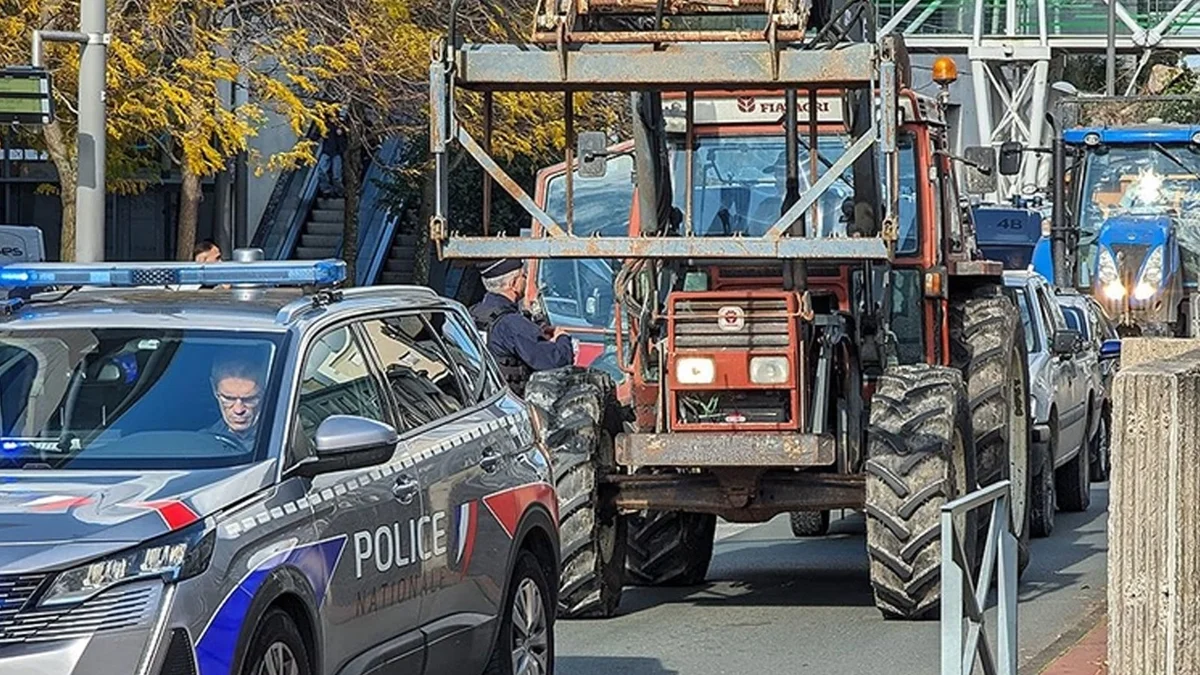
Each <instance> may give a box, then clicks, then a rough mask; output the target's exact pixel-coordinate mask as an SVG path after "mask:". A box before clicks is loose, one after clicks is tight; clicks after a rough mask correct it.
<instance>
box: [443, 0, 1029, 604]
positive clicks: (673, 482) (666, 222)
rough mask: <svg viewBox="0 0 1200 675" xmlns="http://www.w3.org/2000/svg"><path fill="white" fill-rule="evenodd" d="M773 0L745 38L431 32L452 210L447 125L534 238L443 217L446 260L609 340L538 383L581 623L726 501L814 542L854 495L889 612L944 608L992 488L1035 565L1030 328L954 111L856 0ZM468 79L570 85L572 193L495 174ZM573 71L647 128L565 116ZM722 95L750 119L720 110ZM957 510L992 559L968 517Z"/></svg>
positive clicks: (656, 23)
mask: <svg viewBox="0 0 1200 675" xmlns="http://www.w3.org/2000/svg"><path fill="white" fill-rule="evenodd" d="M770 6H771V7H773V10H774V11H773V13H770V14H767V13H765V12H766V8H759V11H760V12H764V13H763V14H760V15H759V18H760V19H761V20H762V22H763V23H764V24H765V26H766V28H765V29H763V30H759V31H748V30H746V29H737V28H727V27H719V28H711V27H703V29H701V28H689V26H692V25H693V23H691V22H690V20H693V19H694V20H696V21H699V19H698V18H697V17H683V18H682V19H681V20H679V21H677V22H672V24H673V25H672V28H671V29H666V28H664V26H665V25H666V24H664V23H663V22H662V15H663V13H664V12H665V11H667V9H668V8H667V7H665V6H664V5H656V4H650V5H647V7H649V8H650V9H652V10H654V11H653V12H651V13H652V14H654V16H653V17H652V18H651V17H641V18H640V19H639V18H638V17H634V18H633V19H629V18H628V17H625V18H613V17H612V16H610V15H607V14H605V15H597V14H596V12H600V11H602V10H603V8H604V7H607V4H606V2H601V3H597V2H595V0H593V1H592V2H591V3H590V4H588V5H587V6H586V7H584V6H576V5H572V6H571V7H570V8H567V9H564V8H562V7H560V6H559V5H558V4H557V3H551V4H549V5H547V6H545V7H543V8H542V9H541V11H539V15H538V17H539V18H538V30H536V31H535V36H534V37H535V42H540V43H543V44H545V45H546V46H544V47H535V48H527V47H518V46H516V45H492V44H489V45H478V44H476V45H464V44H458V43H457V42H456V40H455V39H454V37H453V33H454V31H453V29H452V31H451V33H452V35H451V38H450V40H449V41H448V42H446V43H444V44H439V45H438V47H437V49H436V50H435V54H436V57H435V60H434V63H433V67H432V70H431V91H432V103H433V106H432V111H433V115H432V123H433V124H432V128H433V137H434V143H433V150H434V154H435V158H436V159H437V161H438V167H439V170H438V177H439V185H440V186H441V188H440V190H439V198H440V201H439V204H440V205H441V206H443V207H444V205H445V204H446V202H447V200H448V199H449V198H450V196H449V195H448V194H446V192H445V190H446V188H445V186H446V185H447V182H446V173H447V168H446V167H448V162H447V150H448V147H449V145H450V144H451V143H452V142H457V143H458V144H459V145H461V147H462V148H463V149H464V150H465V151H467V152H468V153H469V154H470V155H472V156H473V157H474V158H475V159H476V160H477V161H479V163H480V164H481V165H482V166H483V167H484V168H485V169H486V170H487V171H488V173H489V174H490V175H491V176H492V177H493V178H494V179H495V180H496V182H497V184H498V185H499V186H500V187H502V188H503V189H504V190H505V191H506V192H508V193H509V194H510V195H511V196H512V197H514V198H515V199H517V200H518V201H519V202H520V203H521V204H522V205H523V206H525V208H526V209H527V210H528V211H529V212H530V213H531V215H532V216H533V218H534V220H535V233H534V234H535V236H529V237H519V238H517V237H504V236H499V237H466V236H459V235H457V234H454V233H452V232H451V227H450V224H448V223H446V220H445V209H444V208H438V209H437V213H436V215H435V216H434V218H433V221H432V222H431V226H430V227H431V229H430V232H431V238H432V240H433V241H435V242H436V243H437V245H438V247H439V251H440V252H441V254H442V255H443V256H444V257H448V258H464V259H471V258H490V257H502V256H503V257H520V258H529V259H537V260H539V261H540V262H539V263H537V264H538V266H539V270H538V271H537V272H536V273H535V274H532V275H531V277H532V278H533V279H534V284H535V285H536V286H535V288H534V289H531V292H532V294H533V296H534V297H536V304H538V305H539V306H540V307H541V308H542V310H543V311H544V312H545V313H546V314H547V315H548V318H550V319H551V320H552V321H559V322H563V317H568V316H570V317H575V318H576V319H579V321H578V322H577V323H578V325H576V328H577V329H579V330H580V331H581V333H588V332H590V333H593V334H598V335H602V336H604V335H607V336H610V338H609V339H611V342H612V349H611V350H609V351H608V353H609V356H607V357H604V354H601V357H604V358H603V360H604V361H605V363H607V365H606V366H604V367H602V368H601V367H592V368H586V369H585V368H574V369H566V370H563V371H552V372H549V373H539V374H537V375H535V376H534V378H533V379H532V380H531V382H530V383H529V385H528V387H527V391H526V398H527V400H528V401H529V403H531V404H532V405H533V407H534V408H535V409H536V410H538V411H539V415H538V416H539V418H540V420H541V422H542V436H543V438H544V441H545V445H546V446H547V448H548V450H549V452H550V454H551V461H552V462H553V465H554V469H555V475H556V477H557V482H558V485H557V487H558V494H559V499H560V505H561V514H560V515H561V519H562V520H561V529H562V540H563V552H562V555H563V577H562V580H561V593H560V598H559V601H560V610H561V613H562V614H564V615H568V616H580V615H602V616H607V615H611V614H612V613H614V612H615V611H616V608H617V605H618V602H619V599H620V595H621V589H622V587H623V585H624V584H625V583H626V582H632V583H637V584H653V585H679V584H694V583H698V582H700V581H702V580H703V578H704V575H705V572H706V570H707V568H708V564H709V560H710V558H711V555H712V547H713V534H714V529H715V523H716V518H717V517H723V518H725V519H727V520H731V521H740V522H760V521H765V520H768V519H770V518H772V517H774V516H776V515H778V514H780V513H788V512H792V513H796V514H805V515H800V516H797V521H798V530H799V531H800V532H801V533H804V534H819V533H821V532H823V530H824V528H825V527H826V523H827V519H828V512H829V511H830V510H832V509H842V508H851V509H861V510H863V511H865V513H866V516H867V549H868V554H869V556H870V560H871V565H870V570H871V573H870V575H871V582H872V585H873V587H874V589H875V599H876V604H877V605H878V607H879V609H880V610H881V611H882V612H883V613H884V614H885V615H886V616H889V617H897V618H920V617H924V616H928V615H930V614H934V613H936V609H937V607H938V603H939V600H940V583H939V581H940V578H939V564H940V549H941V543H942V542H941V538H940V535H941V532H940V525H939V514H940V507H941V506H942V505H943V504H945V503H947V502H948V501H951V500H953V499H955V498H957V497H959V496H962V495H964V494H967V493H968V492H971V491H973V490H974V489H976V488H977V487H978V486H981V485H986V484H990V483H993V482H996V481H999V480H1005V479H1007V480H1010V481H1011V482H1012V500H1011V503H1012V515H1011V523H1010V526H1011V528H1012V529H1013V532H1014V533H1015V534H1016V535H1017V538H1018V541H1019V542H1020V546H1019V549H1020V554H1019V559H1020V563H1021V564H1020V566H1021V567H1022V568H1023V567H1024V565H1025V564H1026V563H1027V561H1028V520H1029V518H1028V508H1029V485H1030V481H1029V478H1030V475H1031V474H1030V466H1031V464H1030V460H1031V458H1030V454H1029V452H1030V431H1031V427H1030V424H1029V403H1028V376H1027V372H1026V360H1025V340H1024V337H1023V334H1022V330H1023V329H1022V325H1021V321H1020V318H1019V315H1018V313H1017V310H1016V308H1015V307H1014V305H1013V304H1012V302H1011V301H1010V300H1009V299H1007V297H1006V296H1005V294H1004V293H1003V292H1002V283H1001V266H1000V264H999V263H995V262H990V261H986V260H981V259H980V256H979V254H978V252H977V251H976V250H975V249H976V247H975V244H974V235H973V232H972V231H971V228H970V220H969V217H968V215H967V214H965V213H964V212H963V210H962V208H961V207H960V202H959V199H958V196H957V189H958V187H957V186H958V181H957V180H956V178H955V176H956V174H955V169H956V165H955V161H954V158H952V157H951V156H950V153H949V151H948V145H947V136H948V130H947V128H946V121H945V116H944V112H943V105H942V103H941V102H940V101H939V100H937V99H932V98H928V97H923V96H920V95H918V94H916V93H915V92H913V91H912V90H911V88H910V87H909V84H910V82H911V80H910V73H909V69H908V66H907V62H908V60H907V55H906V53H905V51H904V48H903V43H902V42H901V41H900V40H899V39H898V38H896V37H893V36H885V37H884V38H882V39H880V40H878V41H874V40H864V41H848V40H846V39H845V38H846V34H845V31H844V30H843V29H842V28H838V27H839V26H841V27H844V26H846V25H849V24H853V23H854V16H853V14H852V13H847V14H843V15H840V16H839V17H835V18H834V19H831V20H830V21H829V22H828V23H827V24H824V25H823V26H822V27H819V28H820V30H819V31H817V32H816V33H815V34H813V31H806V28H809V26H808V21H807V12H806V10H807V9H808V8H807V6H806V5H804V3H800V2H799V1H798V0H795V1H792V2H790V3H789V2H784V3H782V4H781V5H775V4H773V3H772V4H771V5H770ZM854 6H855V5H852V6H851V8H850V9H852V8H853V7H854ZM614 7H619V8H620V11H622V12H625V13H627V14H628V13H629V12H631V11H632V10H631V8H632V9H637V8H638V7H640V4H639V3H637V2H632V3H631V2H630V1H629V0H623V2H622V3H620V4H619V6H614ZM741 8H742V10H743V11H747V8H746V6H745V5H743V6H741ZM585 9H586V10H587V11H588V12H592V13H591V14H587V13H584V10H585ZM609 9H613V8H609ZM818 14H828V13H827V12H818ZM639 21H650V22H651V23H650V25H648V26H643V25H642V24H641V23H639ZM629 26H637V27H639V28H640V29H638V30H634V29H630V28H629ZM831 27H832V28H831ZM839 31H840V32H839ZM806 35H807V37H806ZM943 69H944V66H943ZM943 79H945V78H943ZM457 88H468V89H476V90H481V91H485V92H487V91H497V90H531V91H560V92H564V93H565V99H564V104H565V105H564V108H565V110H566V113H567V120H566V127H567V135H568V151H567V157H566V161H565V162H564V164H563V165H562V167H561V169H562V172H561V173H562V175H561V178H560V179H559V182H560V184H561V188H555V187H554V179H553V178H551V177H549V176H546V178H547V180H546V181H544V182H543V183H542V189H541V190H540V192H542V194H541V195H539V196H540V197H542V199H540V200H534V199H533V198H531V197H530V196H529V195H527V194H525V193H524V192H523V191H522V190H521V188H520V187H519V186H517V185H516V183H515V182H514V181H512V180H511V178H509V177H508V176H507V175H505V174H504V173H503V171H501V170H500V169H499V167H498V166H496V164H495V162H493V161H492V160H491V158H490V157H489V156H488V155H487V153H486V151H485V150H484V148H485V147H486V145H487V142H486V139H485V141H484V142H483V143H482V144H481V143H479V142H477V141H476V140H475V139H474V138H473V137H472V136H471V135H470V133H469V132H468V131H467V130H466V129H465V128H464V127H462V126H461V125H459V124H458V122H457V118H456V117H455V115H454V101H455V95H454V93H455V90H456V89H457ZM580 91H630V92H633V93H632V94H631V100H632V110H633V113H634V115H633V117H634V124H633V141H632V143H631V144H629V145H626V146H617V147H616V148H610V147H609V144H608V141H607V137H606V136H605V135H603V134H594V133H581V134H576V133H575V130H574V120H573V109H574V100H575V99H574V94H575V93H576V92H580ZM726 92H739V95H736V96H731V95H730V94H728V93H726ZM744 92H754V94H747V93H744ZM730 102H732V103H730ZM729 105H733V106H735V107H737V108H738V109H739V110H741V109H746V110H748V111H749V112H751V113H755V114H758V113H761V114H762V115H763V117H762V119H756V120H752V121H751V122H752V123H750V124H744V125H727V124H725V123H724V122H722V121H721V120H720V119H718V117H717V115H718V114H719V113H718V111H717V107H719V106H724V107H728V106H729ZM706 106H707V108H708V109H709V113H711V121H710V122H706V121H705V118H704V115H705V114H708V113H706V112H705V110H706ZM823 106H824V107H823ZM835 109H840V111H841V112H840V114H837V115H835V114H834V111H835ZM813 110H816V111H817V114H816V115H812V114H811V112H812V111H813ZM802 112H803V115H802ZM802 116H803V117H804V118H805V123H804V125H803V126H804V127H805V128H806V129H805V132H806V133H801V122H800V120H801V118H802ZM487 126H490V125H487ZM812 148H816V149H817V152H812V151H811V149H812ZM993 165H994V159H993ZM566 167H572V168H573V170H572V171H571V172H567V171H566ZM988 169H989V167H987V166H986V165H985V166H984V170H985V171H987V170H988ZM630 181H632V182H630ZM556 189H557V190H558V191H557V193H556ZM556 194H557V195H558V196H556ZM556 200H558V201H557V202H556ZM556 203H560V204H561V205H562V208H561V209H558V208H557V207H556V206H555V204H556ZM539 204H541V205H544V206H545V208H544V209H543V208H542V206H541V205H539ZM630 204H632V208H630V207H629V205H630ZM552 214H553V215H552ZM605 270H608V272H607V274H608V275H610V276H611V279H606V277H605ZM589 275H591V277H590V278H592V279H594V280H595V284H594V285H592V283H591V282H588V281H587V279H588V278H589ZM558 276H560V277H561V280H560V279H557V278H555V277H558ZM560 281H561V284H560ZM572 283H573V284H574V286H572ZM610 283H611V286H610V285H609V284H610ZM556 284H559V285H558V286H556ZM610 316H611V317H612V319H611V321H610V320H609V319H608V317H610ZM567 323H569V322H567ZM602 341H603V340H602ZM581 353H582V350H581ZM601 360H602V359H601V358H600V357H597V358H596V359H595V360H591V361H589V363H591V364H592V365H593V366H596V365H598V363H599V361H601ZM604 370H608V372H607V373H605V372H604ZM613 375H615V376H616V377H613ZM614 380H619V381H620V382H621V387H620V393H619V395H618V391H617V387H616V386H614ZM958 525H959V528H960V531H961V535H962V537H963V541H966V542H968V545H967V546H966V547H965V548H966V555H968V556H969V557H976V558H977V557H978V556H979V555H980V553H981V551H982V543H983V537H982V536H980V532H979V526H980V524H979V523H978V522H977V521H976V519H974V518H972V517H966V518H964V519H963V521H962V522H960V523H959V524H958ZM972 542H978V546H976V545H974V544H973V543H972Z"/></svg>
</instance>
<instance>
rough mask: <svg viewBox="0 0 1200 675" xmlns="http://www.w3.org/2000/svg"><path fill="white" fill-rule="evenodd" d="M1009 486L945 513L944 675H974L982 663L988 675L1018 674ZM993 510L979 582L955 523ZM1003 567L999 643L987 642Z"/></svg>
mask: <svg viewBox="0 0 1200 675" xmlns="http://www.w3.org/2000/svg"><path fill="white" fill-rule="evenodd" d="M1009 489H1010V483H1009V482H1008V481H1000V482H999V483H995V484H992V485H989V486H988V487H985V488H981V489H979V490H976V491H975V492H972V493H971V494H969V495H966V496H965V497H962V498H961V499H957V500H955V501H953V502H950V503H949V504H946V505H945V506H943V507H942V610H941V611H942V675H971V673H973V672H975V664H976V663H977V662H978V663H979V665H980V666H982V668H983V672H984V673H986V674H987V675H994V674H998V675H1016V673H1017V540H1016V537H1015V536H1013V533H1012V531H1011V530H1010V528H1009V522H1010V518H1009ZM989 504H990V505H991V513H990V515H989V521H990V522H989V525H988V528H987V545H986V546H985V550H984V554H983V560H982V561H981V566H980V570H979V577H978V579H976V578H975V573H974V570H973V566H972V565H971V564H969V563H968V562H967V561H968V560H970V559H971V558H968V557H967V555H966V549H965V547H964V545H963V538H962V534H963V532H961V531H959V528H958V527H956V526H955V521H956V520H958V521H960V522H970V521H969V519H968V518H966V516H967V514H969V513H970V512H972V511H974V510H976V509H980V508H982V507H984V506H988V505H989ZM997 567H999V574H1000V576H999V579H998V583H997V584H996V588H997V596H998V598H997V599H998V602H997V605H998V607H997V613H996V639H995V642H994V643H993V642H992V641H991V640H989V639H988V635H987V632H986V631H985V628H986V626H985V625H984V624H985V621H984V608H985V607H986V604H987V599H988V594H989V593H990V592H991V587H992V575H993V573H994V572H995V571H996V569H997Z"/></svg>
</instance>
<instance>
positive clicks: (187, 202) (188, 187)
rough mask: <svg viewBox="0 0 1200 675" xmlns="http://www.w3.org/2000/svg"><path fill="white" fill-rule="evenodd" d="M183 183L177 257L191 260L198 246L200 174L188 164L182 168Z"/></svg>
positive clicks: (180, 199)
mask: <svg viewBox="0 0 1200 675" xmlns="http://www.w3.org/2000/svg"><path fill="white" fill-rule="evenodd" d="M182 172H183V183H182V185H181V186H180V195H179V227H178V233H179V237H178V239H177V240H176V243H175V258H176V259H177V260H182V261H189V260H191V259H192V256H193V254H192V250H193V249H195V248H196V223H197V221H199V219H200V197H201V195H202V192H201V189H200V176H197V175H196V174H195V173H193V172H192V171H190V170H189V169H188V168H187V166H184V167H183V169H182Z"/></svg>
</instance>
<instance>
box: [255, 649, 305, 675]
mask: <svg viewBox="0 0 1200 675" xmlns="http://www.w3.org/2000/svg"><path fill="white" fill-rule="evenodd" d="M257 675H300V667H299V666H298V665H297V664H296V655H295V654H293V653H292V650H291V649H289V648H288V646H287V645H285V644H284V643H282V642H276V643H273V644H272V645H271V646H270V647H267V653H266V654H264V655H263V658H262V661H260V662H259V664H258V673H257Z"/></svg>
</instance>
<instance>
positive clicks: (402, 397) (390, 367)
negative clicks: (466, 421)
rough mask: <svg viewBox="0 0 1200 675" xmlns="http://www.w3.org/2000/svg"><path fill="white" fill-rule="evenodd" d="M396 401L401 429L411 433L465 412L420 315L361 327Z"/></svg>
mask: <svg viewBox="0 0 1200 675" xmlns="http://www.w3.org/2000/svg"><path fill="white" fill-rule="evenodd" d="M363 328H364V329H365V332H366V335H367V339H368V340H370V341H371V344H373V345H374V346H375V352H376V354H378V355H379V361H380V363H381V364H382V366H383V369H384V373H385V374H386V376H387V382H388V387H389V388H390V389H391V392H392V398H393V399H395V401H396V406H397V408H398V413H399V416H400V419H399V422H400V427H401V428H402V429H405V430H408V429H416V428H417V427H420V426H424V425H426V424H430V423H432V422H435V421H437V420H439V419H441V418H444V417H448V416H450V415H453V414H454V413H456V412H458V411H460V410H462V409H463V408H465V407H468V405H469V404H468V401H470V400H471V399H470V394H469V393H464V391H463V384H462V382H463V380H462V379H460V376H459V375H458V374H457V373H455V371H454V368H452V367H451V365H450V364H451V361H450V359H449V358H447V356H446V354H445V352H444V351H443V349H442V344H441V341H440V340H439V339H438V336H437V332H436V329H435V328H434V327H433V326H431V325H430V323H429V322H428V321H427V320H426V318H425V317H424V316H422V315H420V314H409V315H404V316H393V317H387V318H384V319H373V320H371V321H366V322H364V323H363Z"/></svg>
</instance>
